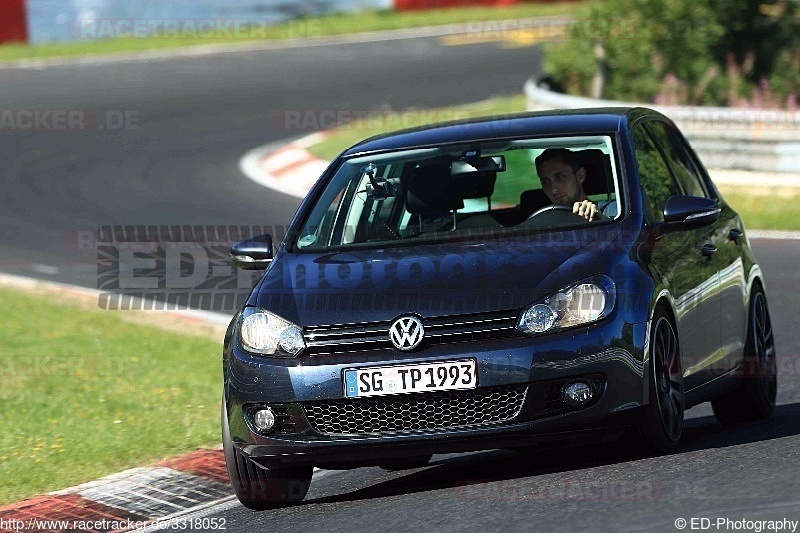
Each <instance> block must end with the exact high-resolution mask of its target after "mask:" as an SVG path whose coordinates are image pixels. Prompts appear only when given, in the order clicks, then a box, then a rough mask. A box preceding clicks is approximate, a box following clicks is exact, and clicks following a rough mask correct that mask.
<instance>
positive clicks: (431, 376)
mask: <svg viewBox="0 0 800 533" xmlns="http://www.w3.org/2000/svg"><path fill="white" fill-rule="evenodd" d="M475 369H476V363H475V359H464V360H460V361H446V362H441V363H438V362H437V363H416V364H410V365H394V366H381V367H369V368H354V369H350V370H345V371H344V391H345V396H346V397H348V398H360V397H364V396H383V395H387V394H403V393H406V392H426V391H442V390H456V389H474V388H475V387H477V386H478V374H477V372H476V371H475Z"/></svg>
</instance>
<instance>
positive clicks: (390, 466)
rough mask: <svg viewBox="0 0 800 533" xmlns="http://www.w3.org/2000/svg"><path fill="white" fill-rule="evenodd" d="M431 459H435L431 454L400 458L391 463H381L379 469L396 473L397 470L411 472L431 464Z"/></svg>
mask: <svg viewBox="0 0 800 533" xmlns="http://www.w3.org/2000/svg"><path fill="white" fill-rule="evenodd" d="M431 457H433V455H430V454H428V455H419V456H417V457H400V458H398V459H392V460H391V461H386V462H385V463H381V464H379V465H378V467H380V468H382V469H384V470H388V471H389V472H395V471H397V470H411V469H412V468H422V467H423V466H426V465H427V464H428V463H430V462H431Z"/></svg>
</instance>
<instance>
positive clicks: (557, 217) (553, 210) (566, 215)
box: [522, 205, 587, 227]
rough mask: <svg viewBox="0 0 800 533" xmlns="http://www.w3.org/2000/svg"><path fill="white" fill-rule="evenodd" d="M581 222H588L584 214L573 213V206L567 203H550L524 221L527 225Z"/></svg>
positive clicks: (560, 224)
mask: <svg viewBox="0 0 800 533" xmlns="http://www.w3.org/2000/svg"><path fill="white" fill-rule="evenodd" d="M579 222H587V220H586V219H585V218H583V216H581V215H579V214H577V213H573V212H572V207H569V206H566V205H548V206H547V207H543V208H541V209H539V210H537V211H534V212H533V213H532V214H531V215H530V216H529V217H528V218H527V219H526V220H525V221H524V222H522V224H523V225H526V226H528V225H529V226H536V227H548V226H564V225H567V226H572V225H575V224H578V223H579Z"/></svg>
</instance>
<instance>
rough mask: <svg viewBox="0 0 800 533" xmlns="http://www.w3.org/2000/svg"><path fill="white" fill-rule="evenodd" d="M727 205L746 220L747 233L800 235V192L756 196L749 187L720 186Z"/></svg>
mask: <svg viewBox="0 0 800 533" xmlns="http://www.w3.org/2000/svg"><path fill="white" fill-rule="evenodd" d="M718 188H719V190H720V193H721V194H722V196H723V197H724V198H725V201H726V202H728V204H729V205H730V206H731V207H732V208H733V209H734V210H735V211H736V212H737V213H739V216H741V217H742V220H743V221H744V224H745V227H746V228H747V229H770V230H791V231H800V219H798V217H797V205H798V202H800V189H774V190H772V191H771V193H772V194H765V193H766V192H768V191H769V189H762V190H761V191H760V193H759V194H752V193H751V192H749V191H748V188H747V187H735V186H718Z"/></svg>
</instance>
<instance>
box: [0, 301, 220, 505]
mask: <svg viewBox="0 0 800 533" xmlns="http://www.w3.org/2000/svg"><path fill="white" fill-rule="evenodd" d="M136 313H137V312H135V311H129V312H109V311H104V310H100V309H99V308H97V307H96V303H95V304H94V307H93V306H92V305H90V304H88V303H86V302H73V301H69V299H68V298H64V297H62V296H58V295H57V294H49V293H47V292H46V291H45V290H42V291H36V292H35V293H33V292H30V291H20V290H16V289H7V288H1V289H0V322H1V323H2V324H3V335H2V336H0V382H1V383H2V385H1V386H0V426H2V428H3V430H2V433H0V479H2V483H0V505H3V504H7V503H10V502H14V501H18V500H20V499H22V498H26V497H29V496H33V495H36V494H41V493H43V492H48V491H53V490H57V489H62V488H65V487H68V486H72V485H76V484H79V483H82V482H86V481H90V480H93V479H96V478H98V477H101V476H104V475H108V474H112V473H115V472H119V471H120V470H124V469H126V468H132V467H136V466H142V465H144V464H148V463H151V462H154V461H158V460H161V459H164V458H167V457H172V456H176V455H179V454H181V453H184V452H187V451H190V450H194V449H196V448H198V447H208V446H213V445H216V444H218V443H219V440H220V433H219V431H220V430H219V401H220V400H219V399H220V383H221V382H222V371H221V363H220V352H221V346H220V342H221V340H222V335H221V334H220V335H218V336H216V338H217V339H219V340H217V341H213V340H211V338H209V336H208V335H207V334H205V333H204V334H203V335H197V334H196V333H197V332H198V331H199V330H201V329H202V326H198V327H196V328H195V327H194V326H192V330H194V329H197V330H198V331H195V332H194V333H195V334H192V331H191V330H189V329H188V328H189V326H187V327H186V330H187V331H185V332H184V333H179V332H168V331H164V330H163V329H157V328H156V327H153V326H145V325H142V324H141V323H132V322H129V321H126V320H124V319H123V316H122V315H126V314H136ZM138 313H144V312H138ZM161 321H162V322H163V321H164V320H163V318H162V319H161Z"/></svg>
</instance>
